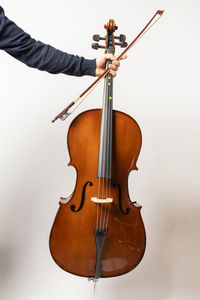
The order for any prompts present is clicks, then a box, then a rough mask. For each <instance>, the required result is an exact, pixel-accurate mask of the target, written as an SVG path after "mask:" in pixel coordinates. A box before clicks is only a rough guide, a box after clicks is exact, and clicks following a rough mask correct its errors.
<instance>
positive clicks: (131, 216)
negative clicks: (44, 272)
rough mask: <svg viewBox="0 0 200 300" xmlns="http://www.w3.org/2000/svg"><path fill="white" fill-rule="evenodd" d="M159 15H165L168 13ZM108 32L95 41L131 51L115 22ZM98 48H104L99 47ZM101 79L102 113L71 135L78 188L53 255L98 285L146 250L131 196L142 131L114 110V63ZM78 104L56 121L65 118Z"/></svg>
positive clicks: (64, 208) (59, 219)
mask: <svg viewBox="0 0 200 300" xmlns="http://www.w3.org/2000/svg"><path fill="white" fill-rule="evenodd" d="M158 12H160V13H158ZM158 12H157V13H158V14H159V15H160V16H161V15H162V12H163V11H158ZM152 19H153V18H152ZM152 19H151V20H152ZM104 27H105V29H106V31H107V35H106V37H105V38H100V37H99V36H98V35H95V36H93V39H94V40H95V41H99V40H100V39H102V40H105V41H106V45H105V47H104V48H105V52H106V53H113V54H114V53H115V45H121V46H122V47H126V46H127V44H126V42H125V36H124V35H120V36H118V37H115V36H114V32H115V30H117V26H116V25H115V22H114V20H110V21H109V22H108V23H107V24H106V25H105V26H104ZM116 38H117V39H119V42H120V43H119V42H115V39H116ZM129 46H130V45H129ZM93 48H95V49H97V48H102V46H99V45H98V44H96V43H95V44H93ZM123 53H124V52H123ZM123 53H122V55H123ZM122 55H121V56H122ZM119 59H120V57H119ZM102 78H104V97H103V105H102V109H92V110H88V111H85V112H83V113H81V114H79V115H78V116H77V117H76V118H75V119H74V120H73V121H72V122H71V124H70V127H69V130H68V135H67V145H68V150H69V155H70V162H69V165H70V166H73V167H74V168H75V169H76V173H77V178H76V184H75V188H74V191H73V193H72V195H71V196H69V197H68V198H63V197H61V198H60V202H59V205H60V207H59V209H58V212H57V214H56V217H55V220H54V223H53V226H52V229H51V233H50V239H49V245H50V252H51V255H52V257H53V259H54V261H55V262H56V263H57V264H58V266H59V267H61V268H62V269H63V270H65V271H67V272H69V273H72V274H74V275H78V276H83V277H88V278H91V279H93V280H94V281H95V280H98V279H99V278H101V277H102V278H107V277H114V276H119V275H123V274H125V273H127V272H129V271H131V270H133V269H134V268H135V267H136V266H137V265H138V264H139V262H140V261H141V259H142V257H143V255H144V252H145V245H146V235H145V228H144V224H143V220H142V217H141V213H140V211H141V206H140V205H138V204H137V202H131V200H130V196H129V192H128V176H129V173H130V172H131V171H132V170H137V166H136V162H137V159H138V157H139V153H140V148H141V143H142V136H141V130H140V128H139V125H138V124H137V122H136V121H135V120H134V119H133V118H132V117H131V116H129V115H128V114H125V113H123V112H120V111H116V110H113V77H112V75H111V74H110V73H109V61H108V62H107V68H106V71H105V72H104V74H103V76H102ZM97 80H98V79H97ZM74 103H75V102H72V103H70V105H68V107H67V108H66V109H65V110H63V111H62V112H61V113H60V114H59V115H58V116H57V117H56V118H55V119H54V121H55V120H56V119H57V118H58V117H59V118H61V119H64V118H66V116H68V113H67V111H68V110H69V108H70V107H71V106H72V105H73V104H74Z"/></svg>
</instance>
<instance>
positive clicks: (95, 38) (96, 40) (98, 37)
mask: <svg viewBox="0 0 200 300" xmlns="http://www.w3.org/2000/svg"><path fill="white" fill-rule="evenodd" d="M93 40H94V41H95V42H98V41H100V40H104V41H105V40H106V38H105V37H100V35H99V34H95V35H93Z"/></svg>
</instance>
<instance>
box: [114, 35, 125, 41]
mask: <svg viewBox="0 0 200 300" xmlns="http://www.w3.org/2000/svg"><path fill="white" fill-rule="evenodd" d="M115 39H118V40H119V41H120V42H122V43H123V42H125V40H126V36H125V35H124V34H120V36H115Z"/></svg>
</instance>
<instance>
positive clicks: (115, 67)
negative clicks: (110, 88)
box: [109, 64, 118, 71]
mask: <svg viewBox="0 0 200 300" xmlns="http://www.w3.org/2000/svg"><path fill="white" fill-rule="evenodd" d="M109 68H110V69H111V70H114V71H117V70H118V66H116V65H114V64H110V65H109Z"/></svg>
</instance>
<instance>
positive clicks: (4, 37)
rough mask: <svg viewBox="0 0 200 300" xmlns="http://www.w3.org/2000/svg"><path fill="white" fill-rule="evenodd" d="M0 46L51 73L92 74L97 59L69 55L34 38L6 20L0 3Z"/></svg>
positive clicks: (93, 73) (18, 57)
mask: <svg viewBox="0 0 200 300" xmlns="http://www.w3.org/2000/svg"><path fill="white" fill-rule="evenodd" d="M0 49H1V50H4V51H6V52H7V53H9V54H10V55H12V56H13V57H15V58H16V59H18V60H20V61H21V62H23V63H25V64H26V65H28V66H29V67H32V68H37V69H39V70H42V71H47V72H49V73H52V74H58V73H64V74H67V75H74V76H83V75H91V76H95V68H96V60H95V59H92V60H90V59H85V58H83V57H79V56H77V55H76V56H75V55H72V54H68V53H66V52H63V51H60V50H58V49H56V48H54V47H52V46H50V45H46V44H44V43H42V42H40V41H36V40H34V39H33V38H31V36H30V35H29V34H27V33H26V32H24V31H23V30H22V29H21V28H20V27H18V26H17V25H16V24H15V23H14V22H12V21H11V20H9V19H8V18H7V17H6V16H5V13H4V10H3V8H2V7H1V6H0Z"/></svg>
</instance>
